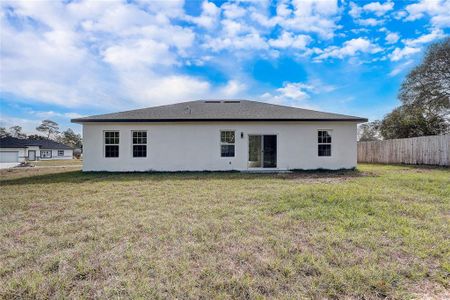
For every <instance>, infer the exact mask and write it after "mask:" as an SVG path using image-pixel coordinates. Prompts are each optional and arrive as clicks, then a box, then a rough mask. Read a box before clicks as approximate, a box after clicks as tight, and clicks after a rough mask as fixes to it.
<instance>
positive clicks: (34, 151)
mask: <svg viewBox="0 0 450 300" xmlns="http://www.w3.org/2000/svg"><path fill="white" fill-rule="evenodd" d="M30 152H33V153H34V159H30ZM28 160H31V161H35V160H36V150H28Z"/></svg>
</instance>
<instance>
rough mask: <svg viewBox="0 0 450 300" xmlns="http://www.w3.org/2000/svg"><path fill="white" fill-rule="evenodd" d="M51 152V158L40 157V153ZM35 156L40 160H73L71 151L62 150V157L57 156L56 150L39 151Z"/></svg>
mask: <svg viewBox="0 0 450 300" xmlns="http://www.w3.org/2000/svg"><path fill="white" fill-rule="evenodd" d="M47 150H49V151H52V157H50V158H45V157H40V155H41V151H47ZM36 155H37V156H38V158H39V159H40V160H61V159H73V150H72V149H70V150H64V156H58V149H39V150H37V151H36Z"/></svg>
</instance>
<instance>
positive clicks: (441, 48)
mask: <svg viewBox="0 0 450 300" xmlns="http://www.w3.org/2000/svg"><path fill="white" fill-rule="evenodd" d="M398 98H399V100H400V101H401V105H400V106H399V107H397V108H395V109H394V110H393V111H392V112H390V113H388V114H387V115H386V116H384V118H383V119H382V120H376V121H373V122H369V123H365V124H361V125H360V126H359V128H358V137H359V140H360V141H374V140H380V139H397V138H409V137H418V136H427V135H439V134H446V133H449V132H450V38H446V39H444V40H442V41H440V42H437V43H434V44H432V45H430V46H429V47H428V49H427V51H426V53H425V56H424V58H423V60H422V62H421V63H420V64H419V65H418V66H416V67H415V68H414V69H413V70H412V71H411V72H410V73H409V74H408V75H407V76H406V78H405V80H404V81H403V83H402V85H401V87H400V91H399V94H398Z"/></svg>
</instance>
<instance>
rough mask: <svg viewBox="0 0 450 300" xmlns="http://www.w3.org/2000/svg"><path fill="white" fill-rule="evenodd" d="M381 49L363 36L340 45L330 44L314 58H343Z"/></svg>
mask: <svg viewBox="0 0 450 300" xmlns="http://www.w3.org/2000/svg"><path fill="white" fill-rule="evenodd" d="M381 50H382V49H381V48H380V47H378V46H377V45H375V44H373V43H372V42H371V41H369V40H368V39H365V38H356V39H352V40H349V41H346V42H345V43H344V45H343V46H342V47H337V46H330V47H328V48H326V49H325V50H324V52H323V53H322V54H320V55H319V56H317V57H316V58H315V59H316V60H323V59H326V58H341V59H342V58H344V57H346V56H354V55H356V54H357V53H372V54H373V53H377V52H380V51H381Z"/></svg>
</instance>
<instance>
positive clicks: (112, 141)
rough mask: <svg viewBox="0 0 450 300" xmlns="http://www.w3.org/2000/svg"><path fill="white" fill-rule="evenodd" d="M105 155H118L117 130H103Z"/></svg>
mask: <svg viewBox="0 0 450 300" xmlns="http://www.w3.org/2000/svg"><path fill="white" fill-rule="evenodd" d="M105 157H119V132H118V131H105Z"/></svg>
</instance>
